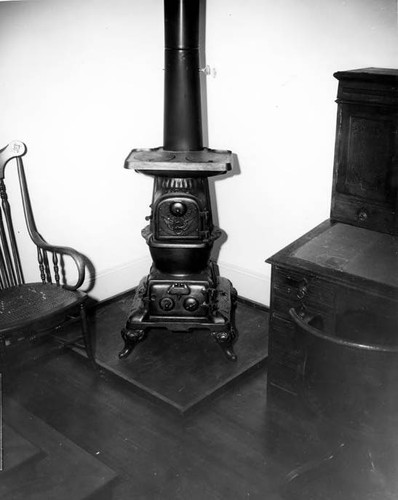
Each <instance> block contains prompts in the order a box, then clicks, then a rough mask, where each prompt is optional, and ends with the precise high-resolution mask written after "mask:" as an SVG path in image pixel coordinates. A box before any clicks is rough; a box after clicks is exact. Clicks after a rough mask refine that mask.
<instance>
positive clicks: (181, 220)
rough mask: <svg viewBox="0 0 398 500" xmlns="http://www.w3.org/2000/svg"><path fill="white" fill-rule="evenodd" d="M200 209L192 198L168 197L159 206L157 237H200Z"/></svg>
mask: <svg viewBox="0 0 398 500" xmlns="http://www.w3.org/2000/svg"><path fill="white" fill-rule="evenodd" d="M200 220H201V219H200V210H199V207H198V204H197V203H196V201H195V200H194V199H191V198H183V197H178V198H166V199H164V200H162V201H161V202H160V203H159V204H158V206H157V221H158V224H157V234H156V238H157V239H187V238H188V239H199V237H200Z"/></svg>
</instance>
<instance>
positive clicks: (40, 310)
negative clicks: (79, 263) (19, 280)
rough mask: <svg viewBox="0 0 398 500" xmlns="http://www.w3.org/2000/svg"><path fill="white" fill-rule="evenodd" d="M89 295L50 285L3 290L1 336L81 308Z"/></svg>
mask: <svg viewBox="0 0 398 500" xmlns="http://www.w3.org/2000/svg"><path fill="white" fill-rule="evenodd" d="M86 297H87V296H86V294H84V293H83V292H79V291H71V290H66V289H65V288H63V287H62V286H59V285H54V284H51V283H29V284H24V285H18V286H14V287H11V288H6V289H4V290H0V333H1V334H3V335H4V334H7V333H8V334H9V333H12V332H13V331H21V329H24V328H27V327H34V325H35V323H36V322H37V323H39V322H40V323H42V322H43V320H47V321H50V320H51V318H52V317H58V315H59V313H65V311H67V310H68V309H72V308H73V307H75V306H77V305H79V304H80V303H82V302H83V301H84V300H85V299H86Z"/></svg>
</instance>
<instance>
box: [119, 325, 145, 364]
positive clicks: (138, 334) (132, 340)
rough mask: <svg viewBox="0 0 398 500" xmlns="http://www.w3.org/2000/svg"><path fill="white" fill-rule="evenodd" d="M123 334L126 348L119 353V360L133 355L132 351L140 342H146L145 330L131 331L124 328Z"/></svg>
mask: <svg viewBox="0 0 398 500" xmlns="http://www.w3.org/2000/svg"><path fill="white" fill-rule="evenodd" d="M121 334H122V338H123V340H124V347H123V349H122V350H121V351H120V352H119V358H120V359H124V358H127V356H129V355H130V354H131V352H132V350H133V349H134V347H135V346H136V345H137V344H138V343H139V342H142V341H143V340H144V338H145V330H129V329H128V328H123V330H122V332H121Z"/></svg>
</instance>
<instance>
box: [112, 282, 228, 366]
mask: <svg viewBox="0 0 398 500" xmlns="http://www.w3.org/2000/svg"><path fill="white" fill-rule="evenodd" d="M152 277H153V275H152V274H150V275H149V276H146V277H144V278H143V279H142V280H141V281H140V283H139V285H138V287H137V289H136V292H135V295H134V298H133V303H132V307H131V310H130V314H129V316H128V319H127V322H126V326H125V327H124V328H123V329H122V332H121V335H122V338H123V341H124V348H123V349H122V350H121V351H120V353H119V358H120V359H123V358H126V357H128V356H129V355H130V354H131V352H132V351H133V350H134V348H135V346H136V345H137V344H138V343H140V342H142V341H143V340H144V339H145V338H146V336H147V332H148V330H149V329H153V328H166V329H168V330H170V331H174V332H181V331H182V332H185V331H186V332H189V331H192V330H195V329H207V330H210V332H211V334H212V336H213V338H214V340H215V341H216V342H217V343H218V345H219V346H220V347H221V349H222V350H223V352H224V354H225V356H226V357H227V358H228V359H229V360H231V361H236V360H237V356H236V354H235V352H234V348H233V345H234V343H235V342H236V341H237V339H238V332H237V330H236V327H235V309H236V301H237V292H236V290H235V288H234V287H233V286H232V283H231V282H230V281H229V280H227V279H226V278H221V277H217V278H216V286H215V288H214V289H210V290H207V289H206V290H205V288H203V290H204V292H203V293H205V295H206V296H207V298H208V299H209V303H206V301H205V302H204V303H203V304H200V305H199V306H197V309H195V310H194V311H192V312H191V313H189V312H187V313H185V314H184V313H183V312H182V311H181V310H180V311H179V312H178V313H177V314H173V312H172V311H170V310H167V309H166V310H165V311H163V312H162V311H161V310H160V309H159V308H157V307H153V306H151V302H152V303H153V302H154V301H156V297H154V295H153V290H154V289H155V287H152V285H153V281H154V280H153V279H152ZM165 283H166V284H167V286H169V290H170V289H172V290H171V292H172V293H173V291H174V290H176V289H177V290H179V292H180V293H179V294H175V297H177V298H176V301H177V302H182V300H187V299H186V298H185V299H183V297H184V296H185V295H187V294H186V291H187V290H189V289H190V288H189V286H190V285H191V286H192V282H191V281H189V282H186V281H184V280H174V282H173V283H172V284H171V285H170V284H169V283H167V280H166V281H165ZM196 284H197V281H196V282H195V283H194V285H196ZM192 288H194V286H192ZM170 297H171V295H170V291H169V292H168V295H167V299H168V300H170V301H171V300H172V299H171V298H170ZM161 300H163V301H164V300H165V298H164V297H163V298H162V299H161ZM177 311H178V308H177ZM198 311H199V312H198ZM204 311H206V312H207V314H203V312H204ZM198 314H201V315H198Z"/></svg>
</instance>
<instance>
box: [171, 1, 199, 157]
mask: <svg viewBox="0 0 398 500" xmlns="http://www.w3.org/2000/svg"><path fill="white" fill-rule="evenodd" d="M199 4H200V2H199V0H189V1H186V0H165V2H164V13H165V68H164V128H163V143H164V149H166V150H170V151H195V150H200V149H202V148H203V132H202V113H201V96H200V73H199V70H200V66H199Z"/></svg>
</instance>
